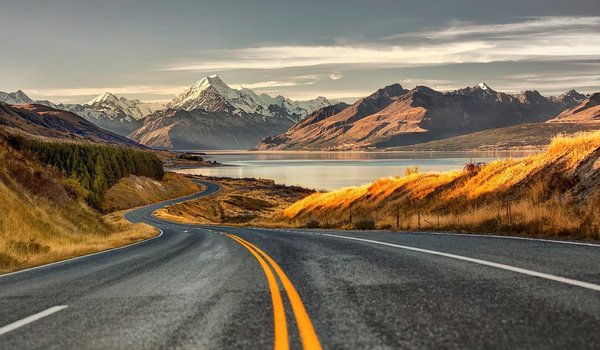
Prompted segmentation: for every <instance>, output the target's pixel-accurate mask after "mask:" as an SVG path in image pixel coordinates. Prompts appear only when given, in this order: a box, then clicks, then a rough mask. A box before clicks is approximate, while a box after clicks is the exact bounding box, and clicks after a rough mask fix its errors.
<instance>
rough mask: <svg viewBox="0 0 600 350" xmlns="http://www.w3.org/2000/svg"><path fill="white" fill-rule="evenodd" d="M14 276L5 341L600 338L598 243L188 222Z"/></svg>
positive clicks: (519, 341) (241, 345) (413, 344)
mask: <svg viewBox="0 0 600 350" xmlns="http://www.w3.org/2000/svg"><path fill="white" fill-rule="evenodd" d="M204 184H205V185H206V186H207V189H206V190H205V191H204V192H202V193H198V194H195V195H192V196H188V197H185V198H180V199H176V200H171V201H167V202H163V203H159V204H154V205H150V206H147V207H143V208H140V209H137V210H135V211H132V212H130V213H129V214H127V216H126V217H127V218H128V219H129V220H131V221H135V222H137V221H142V222H146V223H149V224H151V225H153V226H156V227H157V228H159V229H161V230H162V232H163V234H162V235H161V236H160V237H157V238H154V239H151V240H149V241H145V242H143V243H140V244H136V245H133V246H129V247H125V248H121V249H115V250H111V251H108V252H104V253H100V254H95V255H90V256H86V257H83V258H79V259H75V260H70V261H65V262H61V263H57V264H52V265H47V266H44V267H40V268H36V269H31V270H26V271H23V272H19V273H13V274H8V275H4V276H2V277H0V349H30V348H37V349H82V348H83V349H142V348H146V349H160V348H190V349H261V348H265V349H270V348H273V347H275V348H277V349H286V348H288V347H290V348H293V349H301V348H302V347H303V346H304V348H305V349H318V348H319V347H322V348H327V349H344V348H346V349H360V348H369V349H398V348H460V349H464V348H477V349H481V348H557V349H565V348H578V349H579V348H589V349H592V348H596V349H597V348H599V347H600V245H595V244H582V243H569V242H553V241H544V240H528V239H512V238H504V237H493V236H477V235H456V234H435V233H416V232H415V233H392V232H353V231H329V230H303V229H292V230H289V229H261V228H233V227H219V226H194V225H183V224H175V223H170V222H166V221H163V220H159V219H157V218H155V217H153V216H152V212H153V211H154V210H156V209H158V208H160V207H162V206H164V205H168V204H172V203H175V202H179V201H183V200H189V199H192V198H196V197H199V196H206V195H210V194H212V193H214V192H215V191H218V187H217V186H216V185H215V184H212V183H204Z"/></svg>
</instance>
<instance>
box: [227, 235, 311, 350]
mask: <svg viewBox="0 0 600 350" xmlns="http://www.w3.org/2000/svg"><path fill="white" fill-rule="evenodd" d="M228 236H229V237H231V238H233V239H236V238H237V239H236V240H237V241H238V242H240V243H245V244H246V245H248V246H250V247H252V248H254V249H255V250H256V251H257V252H258V253H259V254H260V255H262V257H264V258H265V259H266V260H267V261H268V262H269V264H271V266H272V267H273V269H274V270H275V272H276V273H277V275H278V276H279V279H280V280H281V283H282V284H283V288H284V289H285V291H286V293H287V295H288V298H289V300H290V304H292V310H293V311H294V316H295V317H296V324H297V325H298V331H299V333H300V339H301V340H302V348H303V349H304V350H321V349H322V347H321V343H320V342H319V337H317V333H316V332H315V328H314V327H313V324H312V322H311V320H310V317H309V316H308V313H307V312H306V308H305V307H304V304H303V303H302V299H301V298H300V294H298V291H297V290H296V288H295V287H294V285H293V284H292V282H291V281H290V279H289V278H288V277H287V276H286V274H285V273H284V272H283V270H282V269H281V267H279V265H278V264H277V263H276V262H275V260H273V259H271V257H270V256H269V255H267V253H265V252H264V251H262V250H261V249H260V248H258V247H257V246H255V245H254V244H252V243H250V242H248V241H246V240H244V239H242V238H240V237H238V236H235V235H232V234H228Z"/></svg>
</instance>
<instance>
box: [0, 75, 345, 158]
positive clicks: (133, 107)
mask: <svg viewBox="0 0 600 350" xmlns="http://www.w3.org/2000/svg"><path fill="white" fill-rule="evenodd" d="M0 101H2V102H5V103H8V104H13V105H20V104H39V105H44V106H48V107H51V108H55V109H61V110H65V111H70V112H73V113H75V114H77V115H79V116H82V117H84V118H85V119H87V120H89V121H91V122H92V123H94V124H96V125H98V126H100V127H102V128H104V129H107V130H109V131H112V132H115V133H117V134H119V135H122V136H128V137H131V138H132V139H134V140H136V141H139V142H142V143H144V144H146V145H148V146H152V147H159V148H196V149H198V148H202V149H247V148H251V147H253V146H255V145H256V144H257V143H258V142H259V141H260V140H261V139H262V138H264V137H265V136H268V135H271V134H274V133H280V132H284V131H286V130H287V129H288V128H289V127H290V126H292V125H293V124H294V123H295V122H297V121H299V120H302V119H303V118H305V117H306V116H307V115H309V114H311V113H313V112H314V111H316V110H318V109H319V108H322V107H325V106H329V105H331V104H333V102H331V101H329V100H328V99H326V98H325V97H318V98H316V99H314V100H309V101H293V100H291V99H289V98H286V97H283V96H277V97H271V96H269V95H267V94H257V93H255V92H254V91H252V90H250V89H246V88H241V89H233V88H230V87H229V86H228V85H227V84H226V83H225V82H223V81H222V80H221V79H220V78H219V77H218V76H216V75H211V76H208V77H205V78H203V79H201V80H198V81H197V82H196V83H195V84H193V85H192V86H191V87H190V88H189V89H186V90H184V91H182V92H181V93H179V94H177V95H176V96H174V97H173V99H172V100H171V101H170V102H168V103H167V104H166V105H163V104H160V103H147V102H141V101H139V100H128V99H126V98H125V97H118V96H115V95H114V94H112V93H109V92H105V93H103V94H101V95H99V96H97V97H95V98H94V99H92V100H90V101H89V102H86V103H84V104H55V103H52V102H50V101H47V100H38V101H34V100H32V99H31V98H29V97H28V96H27V95H26V94H25V93H24V92H23V91H21V90H19V91H17V92H13V93H4V92H0Z"/></svg>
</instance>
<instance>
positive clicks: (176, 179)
mask: <svg viewBox="0 0 600 350" xmlns="http://www.w3.org/2000/svg"><path fill="white" fill-rule="evenodd" d="M199 190H200V186H198V185H196V184H195V183H193V182H192V181H191V180H189V179H188V178H186V177H184V176H182V175H179V174H176V173H172V172H168V173H166V174H165V177H164V179H163V180H162V181H157V180H154V179H151V178H147V177H142V176H134V175H131V176H128V177H125V178H123V179H121V180H119V182H117V183H116V184H114V185H113V186H112V187H111V188H109V189H108V191H107V192H106V194H105V195H104V200H103V202H102V210H103V211H104V212H111V211H114V210H122V209H128V208H134V207H139V206H143V205H146V204H150V203H156V202H160V201H164V200H167V199H171V198H177V197H182V196H186V195H189V194H192V193H195V192H198V191H199Z"/></svg>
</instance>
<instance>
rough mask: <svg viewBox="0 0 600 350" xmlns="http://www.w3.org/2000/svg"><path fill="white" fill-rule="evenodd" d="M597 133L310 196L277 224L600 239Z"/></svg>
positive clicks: (599, 135)
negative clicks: (361, 224)
mask: <svg viewBox="0 0 600 350" xmlns="http://www.w3.org/2000/svg"><path fill="white" fill-rule="evenodd" d="M599 207H600V131H595V132H589V133H581V134H577V135H575V136H571V137H563V136H559V137H556V138H554V139H553V141H552V143H551V144H550V146H549V147H548V150H547V151H546V152H545V153H543V154H539V155H535V156H530V157H526V158H522V159H507V160H502V161H497V162H494V163H491V164H488V165H486V166H484V167H483V168H482V169H480V170H479V169H478V170H477V171H471V172H469V171H457V172H448V173H442V174H429V173H427V174H418V173H414V172H410V173H409V174H408V175H406V176H404V177H396V178H386V179H380V180H377V181H375V182H374V183H372V184H369V185H366V186H361V187H353V188H346V189H342V190H338V191H334V192H329V193H317V194H313V195H311V196H309V197H307V198H305V199H303V200H300V201H298V202H297V203H294V204H293V205H291V206H290V207H288V208H286V209H285V210H283V211H282V213H281V215H280V216H279V217H278V218H276V220H275V221H278V222H280V223H285V224H290V223H291V224H293V225H296V226H304V225H306V224H307V223H309V222H310V225H313V226H314V225H315V222H318V223H319V225H320V226H323V227H335V228H351V227H353V226H354V223H355V222H356V221H359V220H367V219H372V220H374V221H375V223H376V225H377V226H378V227H379V228H397V229H427V230H434V229H435V230H437V229H442V230H459V231H473V232H497V233H518V234H527V235H536V236H569V237H578V238H588V239H600V215H599V214H600V209H598V208H599Z"/></svg>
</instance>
